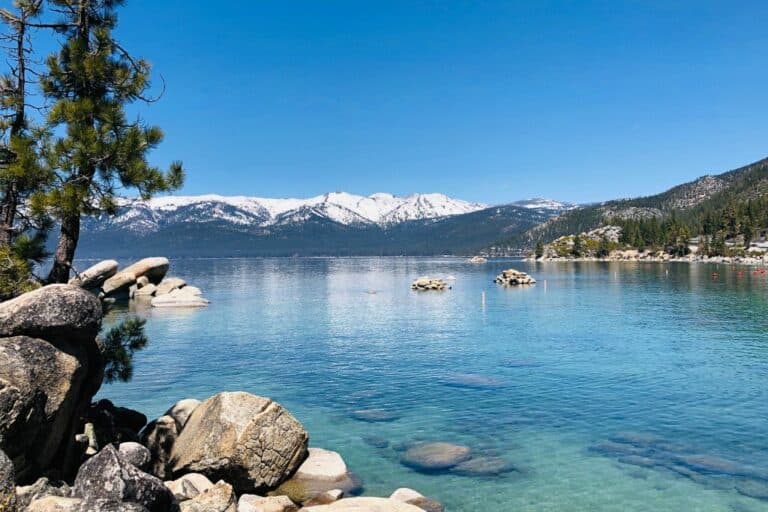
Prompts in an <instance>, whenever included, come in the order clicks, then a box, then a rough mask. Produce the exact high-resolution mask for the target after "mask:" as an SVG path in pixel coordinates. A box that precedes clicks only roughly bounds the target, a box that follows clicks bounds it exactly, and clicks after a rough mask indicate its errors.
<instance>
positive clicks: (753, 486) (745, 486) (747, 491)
mask: <svg viewBox="0 0 768 512" xmlns="http://www.w3.org/2000/svg"><path fill="white" fill-rule="evenodd" d="M736 490H737V491H739V493H740V494H743V495H744V496H749V497H750V498H756V499H758V500H768V482H766V481H764V480H755V479H751V478H745V479H743V480H741V481H739V482H738V483H737V484H736Z"/></svg>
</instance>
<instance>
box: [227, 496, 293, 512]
mask: <svg viewBox="0 0 768 512" xmlns="http://www.w3.org/2000/svg"><path fill="white" fill-rule="evenodd" d="M298 510H299V507H297V506H296V504H295V503H294V502H292V501H291V499H290V498H289V497H288V496H267V497H262V496H256V495H255V494H243V495H241V496H240V500H239V501H238V502H237V512H297V511H298Z"/></svg>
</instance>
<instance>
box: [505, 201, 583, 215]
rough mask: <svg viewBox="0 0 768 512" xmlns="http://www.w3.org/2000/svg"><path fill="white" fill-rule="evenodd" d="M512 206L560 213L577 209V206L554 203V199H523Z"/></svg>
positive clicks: (560, 202)
mask: <svg viewBox="0 0 768 512" xmlns="http://www.w3.org/2000/svg"><path fill="white" fill-rule="evenodd" d="M512 204H513V205H515V206H520V207H522V208H530V209H532V210H553V211H561V212H565V211H568V210H573V209H574V208H577V207H578V205H576V204H573V203H564V202H562V201H555V200H554V199H546V198H543V197H533V198H531V199H523V200H522V201H516V202H514V203H512Z"/></svg>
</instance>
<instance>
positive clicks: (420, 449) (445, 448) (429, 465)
mask: <svg viewBox="0 0 768 512" xmlns="http://www.w3.org/2000/svg"><path fill="white" fill-rule="evenodd" d="M470 456H471V450H470V449H469V448H467V447H466V446H462V445H458V444H451V443H444V442H436V443H417V444H416V445H414V446H412V447H410V448H409V449H408V450H406V452H405V453H404V454H403V456H402V457H401V459H400V461H401V462H402V463H403V465H405V466H408V467H409V468H411V469H415V470H417V471H422V472H433V471H442V470H446V469H450V468H452V467H454V466H456V465H457V464H459V463H461V462H464V461H465V460H467V459H469V458H470Z"/></svg>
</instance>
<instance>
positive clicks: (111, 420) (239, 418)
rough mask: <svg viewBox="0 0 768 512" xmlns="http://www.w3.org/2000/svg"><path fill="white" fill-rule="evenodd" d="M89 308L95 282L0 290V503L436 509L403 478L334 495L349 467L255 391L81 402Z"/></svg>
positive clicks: (88, 369) (85, 388) (93, 370)
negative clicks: (154, 405)
mask: <svg viewBox="0 0 768 512" xmlns="http://www.w3.org/2000/svg"><path fill="white" fill-rule="evenodd" d="M156 279H157V277H156ZM159 279H160V283H162V278H159ZM101 320H102V308H101V302H100V301H99V299H98V298H97V297H96V295H94V294H93V293H90V292H88V291H86V290H84V289H83V288H80V287H79V286H74V285H51V286H46V287H44V288H41V289H39V290H36V291H34V292H30V293H28V294H25V295H22V296H21V297H19V298H17V299H14V300H11V301H8V302H5V303H0V410H2V411H3V414H2V415H0V510H8V511H27V512H52V511H58V512H91V511H93V512H97V511H113V512H147V511H149V512H166V511H168V512H170V511H172V512H177V511H180V512H264V511H270V512H294V511H298V510H300V509H301V510H306V511H315V512H322V511H327V512H333V511H336V510H339V511H343V510H349V511H353V510H371V511H382V512H424V511H428V512H442V506H441V505H440V504H439V503H438V502H436V501H434V500H432V499H429V498H426V497H424V496H422V495H421V494H419V493H418V492H416V491H413V490H411V489H398V490H397V491H396V492H395V493H393V494H392V495H391V496H390V497H387V498H347V497H346V496H350V495H355V494H357V493H359V492H361V490H362V483H361V481H360V479H359V478H358V477H356V476H355V475H354V474H353V473H352V472H350V471H349V469H348V468H347V465H346V463H345V462H344V460H343V459H342V457H341V455H339V454H338V453H336V452H332V451H329V450H324V449H322V448H309V447H308V443H309V434H308V433H307V432H306V430H305V429H304V427H303V426H302V425H301V423H299V421H298V420H297V419H296V418H295V417H293V415H291V413H290V412H288V411H287V410H286V409H285V408H283V407H282V406H281V405H280V404H278V403H276V402H273V401H272V400H270V399H268V398H264V397H260V396H256V395H252V394H250V393H244V392H224V393H218V394H216V395H214V396H212V397H210V398H208V399H206V400H204V401H202V402H201V401H199V400H195V399H185V400H181V401H179V402H177V403H176V404H174V405H172V406H171V407H170V408H169V409H168V410H167V411H166V413H165V414H164V415H163V416H161V417H159V418H156V419H154V420H152V421H150V422H148V421H147V418H146V416H145V415H143V414H141V413H140V412H138V411H134V410H131V409H127V408H124V407H118V406H116V405H114V404H113V403H112V402H110V401H109V400H100V401H98V402H95V403H94V402H92V399H93V397H94V395H95V394H96V392H97V391H98V390H99V387H100V385H101V382H102V379H103V371H104V362H103V359H102V355H101V347H100V344H99V342H98V340H97V335H98V333H99V331H100V328H101Z"/></svg>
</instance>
